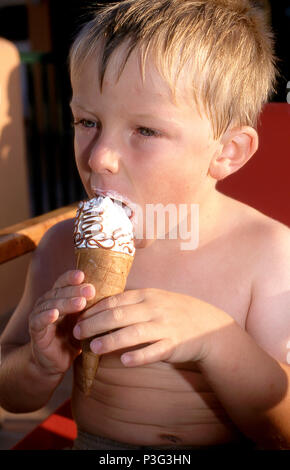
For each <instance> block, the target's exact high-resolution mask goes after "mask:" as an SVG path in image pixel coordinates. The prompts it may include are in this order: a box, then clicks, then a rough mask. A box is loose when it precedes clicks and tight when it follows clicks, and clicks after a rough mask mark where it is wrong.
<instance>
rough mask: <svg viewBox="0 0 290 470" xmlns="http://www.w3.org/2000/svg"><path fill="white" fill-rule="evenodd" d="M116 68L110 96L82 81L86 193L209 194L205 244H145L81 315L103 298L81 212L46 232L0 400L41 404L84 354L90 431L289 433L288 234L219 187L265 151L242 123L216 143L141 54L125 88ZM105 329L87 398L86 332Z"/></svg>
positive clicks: (180, 439)
mask: <svg viewBox="0 0 290 470" xmlns="http://www.w3.org/2000/svg"><path fill="white" fill-rule="evenodd" d="M119 57H120V55H117V56H116V60H117V59H118V58H119ZM111 65H112V67H111V68H110V66H109V69H108V72H106V76H105V81H104V89H103V92H102V93H101V92H100V90H98V81H97V78H96V77H97V75H96V70H97V67H96V65H95V63H94V62H92V63H90V64H88V65H87V67H86V70H84V72H83V75H81V77H80V78H79V79H78V80H76V81H75V82H73V90H74V95H73V101H72V109H73V114H74V119H75V123H76V124H75V125H76V133H75V153H76V162H77V165H78V170H79V173H80V176H81V179H82V182H83V184H84V187H85V189H86V191H87V194H88V196H89V197H92V196H93V195H94V190H95V188H96V187H97V188H100V189H102V190H104V191H106V190H115V191H117V192H119V193H121V194H124V196H126V197H127V198H129V199H130V200H132V201H134V202H136V203H137V204H139V205H140V207H142V208H144V207H145V204H148V203H155V204H156V203H159V202H161V203H162V204H163V205H164V206H165V205H166V204H168V203H172V202H173V201H174V202H175V203H176V204H181V203H188V204H189V203H192V202H194V203H196V204H199V206H200V220H199V222H200V244H199V246H198V248H197V249H196V250H193V251H180V245H179V243H180V240H158V239H157V240H155V241H154V242H152V241H148V240H145V239H144V240H142V241H141V242H137V244H136V248H137V250H136V258H135V261H134V263H133V268H132V270H131V272H130V275H129V278H128V282H127V290H126V292H125V293H124V294H123V295H121V296H115V297H112V298H110V299H108V300H104V301H102V302H100V303H98V304H97V305H95V306H93V307H91V308H90V309H89V310H87V311H85V312H84V309H85V307H86V301H87V300H88V299H90V298H91V297H92V296H93V293H94V292H93V290H92V289H93V288H92V286H88V285H84V275H83V273H81V272H75V271H74V268H75V262H74V250H73V246H72V221H68V222H64V223H61V224H59V225H58V226H56V227H54V228H53V229H52V230H50V231H49V232H48V234H46V235H45V237H44V239H43V240H42V242H41V244H40V246H39V248H38V249H37V250H36V252H35V255H34V257H33V262H32V265H31V268H30V271H29V275H28V278H27V284H26V289H25V292H24V296H23V298H22V301H21V302H20V304H19V306H18V308H17V310H16V311H15V313H14V315H13V316H12V319H11V321H10V322H9V324H8V326H7V328H6V330H5V331H4V334H3V336H2V338H1V344H2V359H3V363H2V367H1V369H0V391H1V393H0V403H1V404H2V406H4V407H5V408H7V409H9V410H10V411H14V412H18V411H20V412H23V411H31V410H35V409H38V408H40V407H41V406H43V405H45V404H46V403H47V401H48V399H49V397H50V396H51V394H52V393H53V391H54V390H55V388H56V387H57V386H58V384H59V383H60V381H61V380H62V378H63V375H64V373H65V372H66V371H67V370H68V368H69V367H70V366H71V365H72V364H74V371H75V381H74V388H73V397H72V403H73V413H74V417H75V420H76V423H77V425H78V426H79V428H80V429H82V430H84V431H87V432H89V433H91V434H96V435H101V436H104V437H109V438H111V439H115V440H119V441H123V442H127V443H131V444H140V445H153V446H154V445H155V446H174V447H176V446H181V447H182V446H186V445H192V446H208V445H218V444H222V443H228V442H233V441H239V440H240V439H241V437H242V435H246V436H248V437H250V438H253V440H255V441H256V440H257V441H262V442H263V439H264V434H265V429H268V428H269V430H270V434H271V435H272V434H273V433H274V434H275V435H276V434H278V435H280V434H281V436H283V439H284V440H285V442H288V443H289V442H290V436H289V426H288V423H289V416H288V414H287V406H288V405H287V403H288V401H289V387H288V388H287V379H286V377H288V378H289V368H288V367H287V366H286V365H285V367H284V366H283V364H285V361H286V349H285V347H286V343H287V334H288V330H289V326H287V325H289V321H288V312H289V282H290V279H289V269H288V266H289V262H290V242H289V230H288V229H287V228H286V227H285V226H283V225H282V224H279V223H278V222H276V221H273V220H272V219H269V218H268V217H266V216H264V215H262V214H260V213H259V212H257V211H256V210H254V209H252V208H250V207H248V206H246V205H244V204H241V203H239V202H237V201H234V200H232V199H230V198H228V197H225V196H223V195H221V194H220V193H218V192H217V191H216V190H215V183H216V181H217V180H219V179H222V178H224V177H226V176H227V175H228V174H231V173H233V172H234V171H237V170H238V169H239V168H240V167H241V166H243V164H245V163H246V162H247V161H248V159H249V158H251V156H252V155H253V153H254V152H255V151H256V149H257V134H256V131H255V130H254V129H252V128H250V127H243V128H234V129H230V130H229V131H228V132H227V133H226V134H225V135H224V136H223V137H222V138H221V139H220V140H218V141H217V140H214V139H213V138H212V136H211V126H210V123H209V121H208V120H207V119H206V118H205V117H204V116H203V117H201V116H199V114H198V113H197V111H196V110H195V109H194V107H193V106H191V105H190V106H189V103H190V101H189V99H188V96H187V95H186V93H185V92H184V93H183V91H184V87H182V86H181V88H180V90H181V92H180V93H181V95H180V96H179V98H180V99H179V102H178V104H177V105H176V104H174V103H173V102H172V100H171V97H170V94H169V91H168V86H167V85H166V84H165V83H164V82H163V81H162V80H161V78H160V76H159V75H158V73H157V72H156V70H155V69H154V67H152V64H151V65H150V64H149V65H150V66H149V69H148V71H147V72H148V74H147V75H146V77H148V78H147V79H146V81H145V83H142V81H141V80H140V73H139V69H138V67H136V57H135V58H134V57H133V56H132V57H131V58H130V60H129V63H128V64H127V65H126V67H125V69H124V72H123V73H122V75H121V77H120V79H119V81H117V82H116V80H115V78H116V77H115V68H114V61H112V64H111ZM87 83H90V84H91V85H92V86H90V87H88V86H87ZM182 90H183V91H182ZM140 109H141V110H142V115H141V116H140ZM143 113H144V115H143ZM144 116H145V117H144ZM148 116H149V117H148ZM161 175H162V184H161ZM269 273H271V276H269ZM83 287H85V288H86V290H85V291H83V290H82V288H83ZM75 298H77V299H78V304H75V303H74V302H73V299H75ZM76 326H78V327H79V332H77V328H76ZM287 328H288V330H287ZM111 330H116V331H114V332H113V333H107V334H106V335H105V336H103V337H102V340H101V349H99V350H98V352H100V354H101V355H102V358H101V362H100V367H99V370H98V373H97V376H96V379H95V382H94V386H93V390H92V395H91V397H85V396H84V394H83V392H82V390H81V382H82V381H81V368H80V357H79V353H80V343H79V339H82V338H90V337H92V336H95V335H98V334H101V333H106V332H110V331H111ZM96 347H97V342H96V341H95V340H94V341H92V343H91V348H92V350H94V351H95V352H96V351H97V350H96ZM128 357H129V358H130V359H131V362H127V363H126V361H125V360H126V358H127V359H128ZM287 374H288V376H287ZM31 384H33V387H32V386H31ZM13 390H17V391H18V390H21V394H19V393H13V392H12V391H13ZM287 400H288V401H287ZM288 410H289V408H288ZM267 439H268V437H267Z"/></svg>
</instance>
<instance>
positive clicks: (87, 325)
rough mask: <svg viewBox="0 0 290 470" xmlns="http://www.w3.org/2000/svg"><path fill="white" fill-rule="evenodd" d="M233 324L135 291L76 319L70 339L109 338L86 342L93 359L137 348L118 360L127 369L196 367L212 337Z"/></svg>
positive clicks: (187, 302) (214, 313) (167, 296)
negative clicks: (190, 364) (163, 365)
mask: <svg viewBox="0 0 290 470" xmlns="http://www.w3.org/2000/svg"><path fill="white" fill-rule="evenodd" d="M233 322H234V320H233V319H232V318H231V317H230V316H229V315H227V314H226V313H225V312H223V311H222V310H220V309H218V308H217V307H215V306H213V305H210V304H208V303H206V302H203V301H202V300H199V299H196V298H194V297H190V296H187V295H183V294H178V293H174V292H168V291H164V290H160V289H138V290H131V291H125V292H124V293H123V294H119V295H116V296H112V297H108V298H106V299H103V300H101V301H100V302H98V303H97V304H96V305H94V306H93V307H91V308H90V309H88V310H87V311H86V312H84V313H83V314H82V315H80V316H79V318H78V322H77V324H76V326H75V328H74V336H75V337H76V338H78V339H84V338H89V337H92V336H96V335H99V334H102V333H105V332H109V333H107V334H106V335H104V336H102V337H100V338H95V339H93V340H92V341H91V343H90V344H91V349H92V351H94V352H95V353H98V354H105V353H109V352H112V351H115V350H120V349H127V351H128V350H130V349H131V348H132V347H134V346H140V347H139V348H138V349H137V348H133V349H134V351H132V350H130V352H126V353H124V354H123V355H122V356H121V360H122V362H123V363H124V364H125V365H127V366H139V365H142V364H149V363H153V362H157V361H167V362H172V363H174V362H186V361H202V360H204V359H206V357H207V355H208V352H209V348H210V346H211V344H212V339H213V336H214V335H215V334H216V333H218V332H219V331H220V329H221V328H224V327H227V326H229V325H231V324H232V323H233ZM116 329H117V331H113V332H112V331H111V330H116ZM141 345H142V346H141Z"/></svg>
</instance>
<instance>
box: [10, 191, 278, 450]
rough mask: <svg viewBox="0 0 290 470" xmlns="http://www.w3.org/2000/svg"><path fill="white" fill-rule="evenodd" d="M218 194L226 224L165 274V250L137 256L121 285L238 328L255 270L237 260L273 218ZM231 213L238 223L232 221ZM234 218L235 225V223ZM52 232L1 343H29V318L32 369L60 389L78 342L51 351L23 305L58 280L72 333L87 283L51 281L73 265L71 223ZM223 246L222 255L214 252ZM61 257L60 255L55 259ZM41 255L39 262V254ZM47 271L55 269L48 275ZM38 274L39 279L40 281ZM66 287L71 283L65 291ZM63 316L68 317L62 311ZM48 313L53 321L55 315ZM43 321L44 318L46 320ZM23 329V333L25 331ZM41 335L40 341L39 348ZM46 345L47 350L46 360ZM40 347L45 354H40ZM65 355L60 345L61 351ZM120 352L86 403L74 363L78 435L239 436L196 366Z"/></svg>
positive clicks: (167, 441) (197, 440) (215, 440)
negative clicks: (167, 296)
mask: <svg viewBox="0 0 290 470" xmlns="http://www.w3.org/2000/svg"><path fill="white" fill-rule="evenodd" d="M219 197H220V199H221V201H220V202H221V204H222V206H223V208H224V210H226V209H227V223H225V220H224V221H223V224H221V225H220V226H217V227H216V230H215V233H216V236H215V237H213V239H212V240H211V241H210V242H208V243H206V244H205V246H204V247H202V248H200V249H198V250H196V251H192V252H179V253H178V255H172V256H170V265H171V268H172V269H170V270H168V269H166V266H168V259H169V257H168V254H167V255H166V256H159V257H158V262H156V256H157V253H156V251H159V250H156V248H157V247H156V246H155V245H154V244H153V245H151V246H150V247H149V248H146V249H140V250H137V254H136V259H135V262H134V267H133V268H132V271H131V273H130V275H129V279H128V283H127V289H128V290H131V289H132V290H136V289H144V288H151V287H154V288H156V289H162V290H165V291H170V292H177V293H181V294H186V295H190V296H193V297H196V298H198V299H201V300H204V301H205V302H208V303H210V304H212V305H216V306H217V307H219V308H221V309H222V310H224V311H225V312H227V313H228V314H229V315H230V316H231V317H232V318H233V319H234V320H235V321H236V322H237V323H239V325H240V326H241V327H242V328H245V325H246V318H247V313H248V310H249V306H250V299H251V289H252V277H253V275H254V272H255V269H253V268H254V266H253V265H252V263H251V262H249V263H248V262H246V263H245V253H247V259H249V260H251V259H254V258H253V257H252V254H253V252H254V251H255V249H256V247H257V244H258V239H257V228H259V227H260V230H261V231H262V228H263V225H264V226H265V227H267V225H268V224H269V223H270V225H271V223H273V222H270V221H269V219H267V218H264V216H262V215H260V214H259V213H257V212H256V211H254V210H252V209H251V208H248V207H247V206H244V205H242V204H240V203H238V202H236V201H233V200H230V199H229V198H226V197H224V196H219ZM238 213H239V215H240V217H237V214H238ZM237 219H239V220H240V222H239V223H238V224H237V223H236V221H237ZM58 226H59V227H57V226H56V227H55V228H54V229H53V230H52V232H53V233H52V234H51V235H50V237H49V254H50V256H51V255H52V254H53V253H55V257H54V258H53V259H54V262H53V263H51V264H49V266H48V267H49V269H48V272H45V271H44V270H43V268H42V267H41V268H40V270H41V274H42V285H41V286H38V288H37V286H36V285H35V282H36V278H35V277H34V276H32V279H31V283H32V284H31V285H27V286H26V293H25V295H24V298H23V301H22V303H21V304H20V306H19V307H18V311H17V312H16V314H15V320H14V324H13V323H10V325H9V326H8V328H7V329H6V333H5V334H4V337H3V339H2V342H6V343H8V344H9V343H10V342H11V343H12V339H13V340H14V342H16V339H17V338H18V342H23V344H24V343H25V339H26V340H27V339H28V338H29V335H28V321H30V335H31V339H32V341H31V345H33V347H32V350H33V351H34V354H33V357H34V358H37V363H38V365H40V367H41V368H43V369H47V368H48V362H49V366H50V368H51V376H52V377H55V384H54V383H53V385H52V387H53V388H54V387H55V386H56V385H57V383H59V380H60V379H59V377H62V374H63V373H64V372H65V371H66V370H67V368H68V367H69V366H70V364H71V363H72V361H73V359H74V357H76V356H77V355H78V353H79V350H78V347H77V343H76V344H75V345H76V350H75V351H74V353H72V350H71V349H69V351H70V352H69V353H68V354H66V355H64V354H63V353H62V354H59V349H60V348H61V346H60V344H57V343H56V342H55V343H53V342H51V337H54V332H52V333H51V334H50V335H49V334H47V330H46V335H44V333H45V330H44V329H43V328H41V327H39V326H38V325H36V323H34V321H35V319H36V318H37V319H38V321H40V319H41V316H40V315H39V312H38V311H37V309H36V310H35V312H38V315H37V314H35V315H33V314H32V315H31V314H30V315H29V312H30V308H31V305H32V304H33V303H34V302H36V304H37V305H39V304H41V302H39V301H38V302H37V298H36V297H37V294H38V293H40V291H43V292H47V291H48V292H50V291H51V287H52V285H53V284H54V283H55V282H58V284H57V285H58V286H59V288H58V289H59V291H58V295H59V296H60V298H63V297H67V298H68V300H67V304H65V303H63V307H62V315H63V316H65V317H66V319H68V317H70V318H72V323H71V326H70V331H72V327H73V324H74V323H75V321H76V317H77V316H78V312H80V311H81V309H82V308H84V306H85V303H86V302H85V298H84V297H80V296H79V292H78V289H79V287H77V285H80V286H84V287H87V289H88V293H90V288H89V286H87V285H85V284H83V283H82V281H83V276H82V275H81V274H80V273H78V272H76V274H77V276H76V280H75V281H73V282H71V281H72V278H71V279H70V282H69V280H68V278H67V276H68V275H67V274H64V275H63V274H62V275H61V279H64V278H65V279H66V281H61V280H60V281H57V278H58V276H59V274H60V273H62V272H65V271H68V270H73V269H74V267H75V260H74V253H73V250H72V246H71V244H70V243H69V239H70V237H71V233H72V228H73V227H72V221H67V222H64V223H61V224H58ZM245 234H247V235H248V236H247V237H246V238H247V240H248V242H247V243H246V244H244V245H241V240H244V239H245ZM163 243H166V241H163ZM221 246H222V247H224V249H220V247H221ZM238 246H239V247H240V249H239V250H238V249H237V247H238ZM241 246H242V249H241ZM229 247H230V249H229ZM45 251H47V250H46V249H45ZM60 252H61V253H62V257H60V256H58V254H59V253H60ZM42 256H45V253H43V254H42ZM152 257H153V259H154V263H152ZM40 262H41V260H40ZM52 267H53V269H54V271H53V270H52V269H50V268H52ZM185 272H186V273H187V275H186V276H185V275H184V273H185ZM227 273H228V274H227ZM36 277H38V279H39V276H36ZM185 281H186V282H185ZM64 284H65V285H66V287H64V289H66V291H62V292H60V289H61V287H60V286H61V285H64ZM72 284H75V285H76V284H77V285H76V286H75V287H68V286H69V285H72ZM237 286H238V287H237ZM91 288H92V286H91ZM71 289H74V290H71ZM68 290H70V291H68ZM226 292H234V293H235V295H225V293H226ZM91 293H93V291H92V292H91ZM31 296H32V298H31ZM51 297H53V295H51V294H50V295H48V294H45V299H43V301H42V303H43V302H44V301H47V300H46V299H49V298H51ZM70 297H78V298H80V299H81V303H80V305H79V306H76V308H75V309H73V308H71V305H70V304H69V298H70ZM88 298H90V295H88ZM48 307H50V305H46V307H45V308H48ZM59 310H61V309H59ZM73 310H74V311H75V313H77V315H75V313H73ZM65 312H66V313H68V312H69V315H66V314H65ZM46 315H52V316H53V311H52V313H50V314H49V312H48V313H47V314H46ZM54 315H55V314H54ZM55 316H56V315H55ZM47 319H48V317H47V316H46V320H45V321H46V322H47ZM45 321H44V323H45ZM33 324H34V327H32V325H33ZM24 325H25V334H23V331H24V328H23V327H24ZM52 327H53V325H52ZM37 330H38V331H37ZM43 337H45V340H46V344H44V343H43ZM47 344H50V345H51V355H50V356H49V352H48V349H47ZM11 346H12V345H11ZM12 349H13V346H12ZM36 349H37V352H35V351H36ZM67 349H68V348H67ZM133 349H134V348H133ZM41 350H44V353H43V357H42V354H40V351H41ZM127 350H128V349H127ZM65 351H66V349H65V348H63V352H65ZM123 352H124V350H120V351H116V352H112V353H109V354H105V355H103V356H102V358H101V361H100V367H99V369H98V373H97V375H96V379H95V383H94V386H93V389H92V392H91V396H90V397H86V396H85V395H84V394H83V392H82V390H81V382H82V381H81V374H82V371H81V361H80V357H78V358H77V359H76V360H75V366H74V371H75V381H74V389H73V400H72V403H73V413H74V418H75V420H76V423H77V425H78V426H79V427H80V428H81V429H82V430H84V431H86V432H89V433H91V434H97V435H101V436H106V437H109V438H111V439H116V440H123V441H124V442H129V443H132V444H143V445H146V444H147V445H164V446H166V445H174V446H178V445H180V446H182V445H194V446H195V445H196V446H200V445H216V444H220V443H226V442H232V441H236V440H239V439H241V433H240V432H239V430H238V429H237V427H236V426H235V425H234V424H233V423H232V421H231V419H230V418H229V416H228V415H227V413H226V411H225V410H224V409H223V407H222V406H221V404H220V403H219V400H218V399H217V398H216V396H215V394H214V392H213V391H212V389H211V387H210V386H209V385H208V383H207V382H206V381H205V379H204V378H203V376H202V374H201V373H200V370H199V367H198V363H194V362H192V361H187V362H182V363H178V362H177V363H175V364H172V363H169V362H166V361H159V362H156V363H151V364H148V365H143V366H139V367H133V368H128V367H125V366H124V365H123V364H122V362H121V360H120V356H121V354H122V353H123ZM48 356H49V359H48ZM56 357H57V358H58V359H57V360H56ZM59 358H62V360H60V359H59ZM53 362H55V365H54V366H53V365H52V363H53ZM120 436H122V437H120Z"/></svg>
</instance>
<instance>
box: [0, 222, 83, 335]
mask: <svg viewBox="0 0 290 470" xmlns="http://www.w3.org/2000/svg"><path fill="white" fill-rule="evenodd" d="M74 268H75V266H74V252H73V219H68V220H65V221H62V222H59V223H58V224H55V225H54V226H53V227H51V228H50V229H49V230H47V232H46V233H45V235H44V236H43V238H42V239H41V241H40V243H39V245H38V247H37V249H36V250H35V251H34V253H33V255H32V257H31V262H30V265H29V268H28V273H27V277H26V282H25V288H24V292H23V295H22V298H21V300H20V303H19V304H18V306H17V308H16V310H15V312H14V313H13V315H12V317H11V318H10V320H9V322H8V325H7V326H6V328H5V330H4V332H3V335H2V336H1V342H2V344H4V343H6V344H25V343H26V342H27V341H29V333H28V317H29V314H30V313H31V311H32V309H33V307H34V304H35V302H36V300H37V299H38V298H39V297H41V296H42V295H43V294H44V293H45V292H47V291H48V290H50V289H51V288H52V287H53V284H54V283H55V281H56V279H57V278H58V277H59V276H60V275H61V274H63V273H64V272H65V271H68V270H70V269H74Z"/></svg>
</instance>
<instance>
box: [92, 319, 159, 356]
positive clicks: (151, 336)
mask: <svg viewBox="0 0 290 470" xmlns="http://www.w3.org/2000/svg"><path fill="white" fill-rule="evenodd" d="M158 340H160V333H158V328H156V325H155V324H154V322H144V323H136V324H135V325H131V326H128V327H127V328H122V329H120V330H118V331H114V332H112V333H109V334H106V335H104V336H102V337H98V338H95V339H93V340H92V341H91V343H90V348H91V350H92V351H93V352H94V353H96V354H106V353H109V352H112V351H117V350H118V349H123V348H129V347H131V346H136V345H138V344H144V343H151V342H152V341H158Z"/></svg>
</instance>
